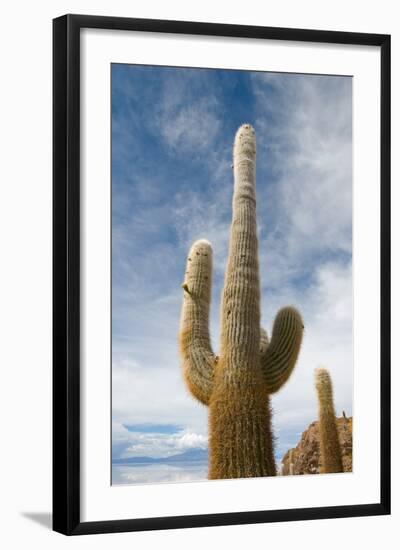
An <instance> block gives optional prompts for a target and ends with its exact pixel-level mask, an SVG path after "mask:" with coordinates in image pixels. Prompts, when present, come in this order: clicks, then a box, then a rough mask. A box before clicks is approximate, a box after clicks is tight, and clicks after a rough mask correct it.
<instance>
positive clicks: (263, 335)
mask: <svg viewBox="0 0 400 550" xmlns="http://www.w3.org/2000/svg"><path fill="white" fill-rule="evenodd" d="M268 346H269V338H268V333H267V331H266V330H265V329H263V328H262V327H261V328H260V356H261V357H264V355H265V354H266V353H267V349H268Z"/></svg>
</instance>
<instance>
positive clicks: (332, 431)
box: [315, 369, 343, 474]
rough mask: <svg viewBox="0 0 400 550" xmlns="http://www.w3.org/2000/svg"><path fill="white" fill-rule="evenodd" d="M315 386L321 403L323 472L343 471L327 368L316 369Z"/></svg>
mask: <svg viewBox="0 0 400 550" xmlns="http://www.w3.org/2000/svg"><path fill="white" fill-rule="evenodd" d="M315 388H316V390H317V395H318V404H319V433H320V445H321V473H324V474H329V473H335V472H343V462H342V450H341V447H340V443H339V434H338V429H337V424H336V414H335V407H334V404H333V390H332V380H331V377H330V374H329V372H328V371H327V370H326V369H316V370H315Z"/></svg>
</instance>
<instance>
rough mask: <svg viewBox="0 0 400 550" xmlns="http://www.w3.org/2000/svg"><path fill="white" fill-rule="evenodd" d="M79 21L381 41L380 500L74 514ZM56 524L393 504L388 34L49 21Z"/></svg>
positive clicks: (317, 514) (342, 511)
mask: <svg viewBox="0 0 400 550" xmlns="http://www.w3.org/2000/svg"><path fill="white" fill-rule="evenodd" d="M84 28H96V29H115V30H125V31H133V32H143V31H148V32H157V33H177V34H189V35H210V36H220V37H235V38H238V39H240V38H258V39H273V40H283V41H306V42H313V43H331V44H347V45H362V46H378V47H379V48H380V51H381V135H380V155H381V166H380V196H381V235H380V243H381V265H380V276H381V289H380V290H381V294H380V298H381V333H380V338H381V349H380V357H381V365H380V368H381V370H380V382H381V385H380V401H381V411H380V414H381V441H380V464H381V472H380V484H381V495H380V501H379V502H375V503H371V504H360V505H351V506H330V507H318V508H300V509H289V510H272V511H263V510H259V511H251V512H238V513H220V514H219V513H218V514H205V515H190V516H175V517H151V518H142V519H137V518H136V519H134V518H133V519H128V520H125V519H124V520H110V521H98V522H97V521H96V522H81V520H80V181H79V180H80V177H79V174H80V31H81V29H84ZM53 281H54V284H53V529H54V530H55V531H58V532H60V533H63V534H66V535H80V534H92V533H93V534H94V533H110V532H122V531H139V530H154V529H177V528H187V527H202V526H216V525H235V524H245V523H267V522H278V521H293V520H297V521H298V520H310V519H327V518H344V517H355V516H372V515H384V514H390V35H383V34H364V33H349V32H334V31H323V30H305V29H288V28H272V27H260V26H247V25H228V24H214V23H198V22H183V21H162V20H151V19H130V18H120V17H99V16H87V15H65V16H62V17H59V18H56V19H54V21H53Z"/></svg>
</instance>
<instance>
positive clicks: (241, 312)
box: [209, 125, 275, 479]
mask: <svg viewBox="0 0 400 550" xmlns="http://www.w3.org/2000/svg"><path fill="white" fill-rule="evenodd" d="M255 156H256V144H255V134H254V130H253V128H251V127H250V126H248V125H245V126H242V127H241V128H240V129H239V131H238V132H237V134H236V137H235V143H234V149H233V170H234V181H235V183H234V194H233V213H232V225H231V234H230V244H229V257H228V265H227V270H226V274H225V285H224V290H223V295H222V304H221V352H220V353H221V360H220V362H219V363H218V365H217V369H216V372H215V382H214V384H215V385H214V391H213V394H212V397H211V401H210V414H209V433H210V471H209V477H210V478H212V479H221V478H232V477H251V476H268V475H275V462H274V459H273V448H272V435H271V426H270V424H271V422H270V409H269V398H268V392H267V388H266V386H265V384H264V383H263V380H262V372H261V370H260V357H259V347H260V282H259V272H258V271H259V268H258V240H257V221H256V190H255Z"/></svg>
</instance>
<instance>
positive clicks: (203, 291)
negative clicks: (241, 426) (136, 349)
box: [179, 240, 217, 405]
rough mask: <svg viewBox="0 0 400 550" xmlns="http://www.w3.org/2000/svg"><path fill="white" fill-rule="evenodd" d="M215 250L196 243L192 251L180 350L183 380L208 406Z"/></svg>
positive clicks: (186, 279)
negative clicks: (210, 325) (213, 257)
mask: <svg viewBox="0 0 400 550" xmlns="http://www.w3.org/2000/svg"><path fill="white" fill-rule="evenodd" d="M211 276H212V248H211V245H210V243H209V242H208V241H205V240H199V241H196V242H195V243H194V244H193V246H192V247H191V249H190V251H189V256H188V259H187V264H186V272H185V280H184V283H183V284H182V288H183V305H182V313H181V322H180V330H179V349H180V355H181V360H182V369H183V376H184V379H185V382H186V385H187V387H188V389H189V390H190V392H191V393H192V395H193V396H194V397H195V398H196V399H198V400H199V401H201V402H202V403H203V404H205V405H208V403H209V400H210V396H211V391H212V385H213V376H214V364H215V363H216V361H217V358H216V356H215V355H214V353H213V351H212V348H211V343H210V335H209V328H208V319H209V309H210V300H211Z"/></svg>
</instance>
